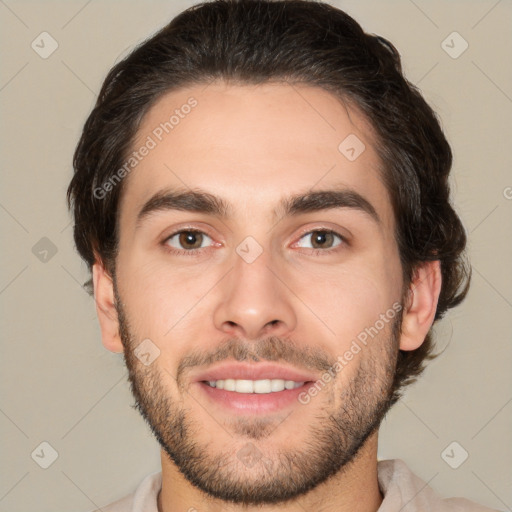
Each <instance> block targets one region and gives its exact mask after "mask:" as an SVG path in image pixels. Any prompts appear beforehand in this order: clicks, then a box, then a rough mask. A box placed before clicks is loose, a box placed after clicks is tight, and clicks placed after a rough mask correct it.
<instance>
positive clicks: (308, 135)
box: [121, 82, 392, 225]
mask: <svg viewBox="0 0 512 512" xmlns="http://www.w3.org/2000/svg"><path fill="white" fill-rule="evenodd" d="M143 148H149V149H146V150H144V149H143ZM131 149H132V151H136V152H138V153H139V155H138V156H137V162H136V165H134V167H133V170H130V172H129V174H128V176H127V178H125V179H126V183H125V184H124V193H123V198H122V202H121V216H122V217H123V216H124V217H125V218H126V219H128V220H133V221H135V218H136V214H137V212H138V211H139V210H140V208H142V206H143V205H144V203H145V202H146V201H147V200H148V199H150V198H151V196H153V195H154V194H155V193H157V192H159V191H161V190H165V189H167V190H169V189H173V188H179V189H180V190H185V189H193V188H194V187H198V188H200V189H201V190H207V191H209V192H211V193H212V194H214V195H217V196H219V197H222V198H223V199H225V200H226V201H227V202H228V203H230V204H232V205H233V209H232V211H234V212H237V213H238V214H239V215H243V214H245V215H249V216H252V215H254V208H253V206H254V207H256V206H257V207H258V211H259V212H261V214H262V215H263V214H264V212H265V211H267V210H268V212H267V213H268V214H269V218H270V213H271V211H272V213H274V214H275V210H274V207H275V205H276V204H277V203H278V202H280V201H281V200H282V198H283V197H285V196H289V195H293V194H298V193H304V192H306V191H308V190H309V191H314V190H315V189H321V190H326V189H329V188H337V189H339V188H343V187H346V188H348V189H351V190H356V191H357V192H359V193H360V194H361V195H363V196H364V197H365V198H367V199H368V198H369V199H371V202H372V204H373V206H374V207H375V209H376V210H377V211H379V215H380V216H381V217H382V218H383V220H384V222H385V223H388V224H390V225H391V224H392V215H391V207H390V201H389V197H388V194H387V191H386V189H385V186H384V184H383V182H382V179H381V170H380V165H381V162H380V160H379V158H378V156H377V153H376V151H375V136H374V131H373V129H372V127H371V125H370V124H369V123H368V122H367V120H366V119H365V118H364V116H363V115H362V114H361V113H360V112H358V110H357V109H356V108H355V107H354V106H347V104H345V103H343V102H341V101H340V100H339V99H338V98H336V97H335V96H333V95H332V94H330V93H328V92H326V91H325V90H323V89H320V88H317V87H311V86H305V85H296V84H294V85H290V84H287V83H266V84H263V85H232V84H229V85H228V84H226V83H225V82H215V83H212V84H209V85H206V84H205V85H196V86H193V87H188V88H183V89H178V90H176V91H172V92H169V93H167V94H165V95H164V96H163V97H162V98H160V99H159V101H157V102H156V103H155V104H154V105H153V106H152V108H151V109H150V110H149V111H148V112H147V113H146V115H145V116H144V118H143V120H142V123H141V125H140V127H139V130H138V132H137V135H136V137H135V140H134V141H133V144H132V148H131ZM141 153H144V156H141Z"/></svg>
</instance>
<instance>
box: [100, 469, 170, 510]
mask: <svg viewBox="0 0 512 512" xmlns="http://www.w3.org/2000/svg"><path fill="white" fill-rule="evenodd" d="M161 488H162V472H161V471H159V472H156V473H151V474H149V475H147V476H146V477H145V478H144V479H143V480H142V482H141V483H140V484H139V486H138V487H137V489H136V490H135V491H134V492H132V493H131V494H129V495H128V496H125V497H124V498H121V499H119V500H117V501H114V502H113V503H110V504H109V505H105V506H102V507H100V508H97V509H94V510H91V511H90V512H158V507H157V496H158V493H159V491H160V489H161Z"/></svg>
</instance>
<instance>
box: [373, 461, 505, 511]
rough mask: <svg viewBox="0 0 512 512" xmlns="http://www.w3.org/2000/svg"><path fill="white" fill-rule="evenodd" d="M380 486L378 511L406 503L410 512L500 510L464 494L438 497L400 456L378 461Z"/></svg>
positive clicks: (399, 506) (391, 509) (398, 508)
mask: <svg viewBox="0 0 512 512" xmlns="http://www.w3.org/2000/svg"><path fill="white" fill-rule="evenodd" d="M377 470H378V479H379V487H380V489H381V491H382V494H383V495H384V500H383V502H382V505H381V507H380V508H379V510H378V512H393V511H395V510H400V509H401V508H403V507H405V506H406V505H408V508H407V510H410V511H411V512H413V511H414V512H416V511H417V512H420V511H421V512H423V511H426V510H435V511H436V512H499V511H496V510H494V509H490V508H487V507H484V506H483V505H479V504H478V503H474V502H472V501H470V500H467V499H466V498H458V497H457V498H444V499H443V498H441V497H440V496H439V495H438V494H436V493H435V492H434V489H432V487H430V486H429V485H428V482H425V481H424V480H422V479H421V478H419V477H418V476H416V475H415V474H414V473H413V472H412V471H411V470H410V469H409V467H408V466H407V464H406V463H405V462H404V461H403V460H401V459H392V460H382V461H379V462H378V465H377Z"/></svg>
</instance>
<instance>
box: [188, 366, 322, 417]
mask: <svg viewBox="0 0 512 512" xmlns="http://www.w3.org/2000/svg"><path fill="white" fill-rule="evenodd" d="M315 380H316V379H315V376H314V375H311V374H308V373H304V372H302V371H300V370H297V369H295V368H291V367H286V366H282V365H276V364H270V363H257V364H247V363H245V364H244V363H227V364H226V363H225V364H223V365H220V366H217V367H215V368H213V369H210V370H208V371H206V372H204V373H202V374H201V375H198V376H197V377H196V378H195V379H194V382H193V384H194V385H195V386H196V387H197V388H198V389H199V392H200V393H201V394H202V395H204V396H205V398H206V400H207V401H209V403H210V404H212V405H213V406H214V407H217V408H220V409H221V410H223V411H227V412H229V413H236V414H268V413H272V412H278V411H281V410H283V409H286V408H291V407H297V406H299V405H301V403H300V401H299V395H300V394H301V393H304V392H306V391H307V389H309V387H310V386H311V385H312V384H313V383H314V382H315Z"/></svg>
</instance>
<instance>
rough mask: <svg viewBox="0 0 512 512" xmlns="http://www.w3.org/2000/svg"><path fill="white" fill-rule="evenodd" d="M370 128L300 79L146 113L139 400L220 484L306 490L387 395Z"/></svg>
mask: <svg viewBox="0 0 512 512" xmlns="http://www.w3.org/2000/svg"><path fill="white" fill-rule="evenodd" d="M190 98H193V100H190ZM187 104H188V105H194V106H193V107H191V108H184V107H183V106H184V105H187ZM173 113H176V116H175V118H176V119H178V118H179V121H177V122H176V119H174V121H173V123H174V124H173V126H172V128H170V125H165V124H161V123H165V122H166V121H169V118H170V116H171V115H172V114H173ZM162 126H165V127H166V128H167V130H165V129H164V128H162ZM347 137H349V139H347ZM150 139H151V140H152V141H153V143H154V145H153V143H151V142H149V140H150ZM345 139H347V140H346V141H345ZM373 140H374V139H373V136H372V130H371V128H370V127H369V126H368V125H367V123H365V121H364V118H363V117H362V116H361V115H360V114H359V113H358V112H357V110H356V109H354V108H350V107H349V108H348V109H347V107H346V106H344V105H343V104H342V103H340V102H339V101H338V100H337V99H336V98H335V97H333V96H332V95H330V94H328V93H327V92H325V91H323V90H321V89H317V88H313V87H307V86H294V87H291V86H289V85H284V84H265V85H261V86H235V85H227V84H224V83H214V84H210V85H209V86H207V87H206V86H195V87H191V88H187V89H182V90H179V91H174V92H172V93H169V94H167V95H166V96H164V97H163V98H162V99H160V101H158V102H157V103H156V104H155V105H154V106H153V107H152V109H151V110H150V111H149V112H148V113H147V115H146V116H145V118H144V119H143V122H142V124H141V126H140V128H139V132H138V135H137V140H136V141H135V143H134V145H133V149H134V150H136V149H138V148H140V147H141V146H143V145H144V144H147V146H146V147H149V146H151V148H150V149H149V150H148V151H143V152H144V153H146V154H145V156H143V157H141V159H140V161H138V163H137V165H136V166H135V167H134V168H133V170H132V171H131V172H130V174H129V175H128V176H127V177H126V178H125V180H126V181H125V183H124V191H123V196H122V201H121V203H120V217H119V233H120V235H119V236H120V238H119V254H118V258H117V260H116V279H115V297H116V302H117V313H118V316H119V320H118V321H119V330H120V336H121V339H122V342H123V346H124V354H125V361H126V364H127V367H128V370H129V376H130V382H131V385H132V392H133V394H134V397H135V399H136V404H137V407H138V408H139V410H140V412H141V413H142V415H143V416H144V417H145V419H146V420H147V421H148V423H149V425H150V426H151V428H152V430H153V432H154V434H155V436H156V437H157V439H158V441H159V442H160V444H161V446H162V448H163V450H165V452H166V454H167V455H168V456H169V458H170V459H171V460H172V461H173V462H174V464H175V465H176V467H177V468H178V469H179V470H180V471H181V473H182V474H183V475H184V476H185V477H186V478H187V479H188V480H189V481H190V482H191V483H192V484H194V485H195V486H196V487H198V488H199V489H201V490H203V491H204V492H206V493H209V494H210V495H212V496H215V497H217V498H221V499H223V500H230V501H233V502H238V503H247V504H248V503H252V504H258V503H260V504H261V503H278V502H282V501H285V500H287V499H290V498H293V497H296V496H298V495H301V494H304V493H305V492H307V491H308V490H310V489H312V488H314V487H315V486H317V485H318V484H319V483H321V482H323V481H325V480H326V479H327V478H328V477H330V476H331V475H334V474H336V473H338V472H339V471H340V470H341V471H343V470H344V468H345V466H346V465H347V463H348V462H349V461H350V460H352V459H353V458H354V457H356V456H357V454H358V452H359V451H360V450H361V448H362V447H363V446H364V443H365V441H366V440H367V439H368V438H369V436H370V434H372V433H375V431H376V429H377V427H378V425H379V423H380V421H381V420H382V418H383V416H384V414H385V413H386V411H387V409H388V407H389V399H390V396H391V391H392V389H391V388H392V380H393V374H394V370H395V365H396V356H397V353H398V347H399V338H400V318H401V312H400V306H398V307H397V305H398V304H400V303H401V300H402V284H403V283H402V274H401V267H400V260H399V254H398V249H397V245H396V241H395V237H394V229H395V224H394V218H393V213H392V209H391V203H390V198H389V195H388V193H387V191H386V188H385V186H384V184H383V182H382V178H381V172H380V170H379V160H378V158H377V155H376V152H375V149H374V148H375V144H374V142H373ZM343 141H345V142H343ZM340 144H341V146H340ZM363 144H364V146H363ZM141 153H142V152H141ZM141 343H142V345H141ZM139 345H140V346H139ZM141 352H142V354H141ZM283 381H284V382H283ZM212 386H213V387H212ZM283 386H284V389H283Z"/></svg>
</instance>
